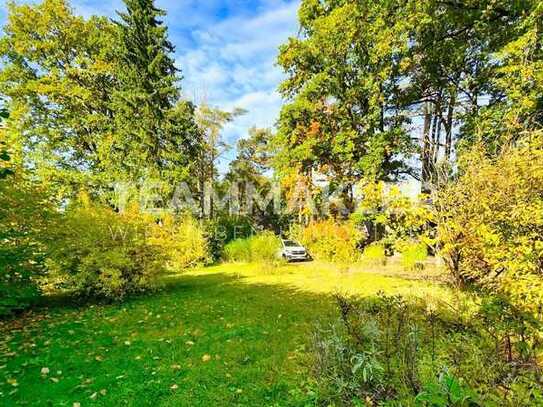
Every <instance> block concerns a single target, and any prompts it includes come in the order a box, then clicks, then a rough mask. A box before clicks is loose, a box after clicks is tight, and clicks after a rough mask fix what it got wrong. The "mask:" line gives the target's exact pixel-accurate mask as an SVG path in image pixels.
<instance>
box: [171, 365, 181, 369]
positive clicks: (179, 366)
mask: <svg viewBox="0 0 543 407" xmlns="http://www.w3.org/2000/svg"><path fill="white" fill-rule="evenodd" d="M172 369H173V370H181V365H172Z"/></svg>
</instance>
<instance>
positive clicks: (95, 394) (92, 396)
mask: <svg viewBox="0 0 543 407" xmlns="http://www.w3.org/2000/svg"><path fill="white" fill-rule="evenodd" d="M96 397H98V393H96V392H95V393H92V394H91V395H90V397H89V398H90V399H91V400H96Z"/></svg>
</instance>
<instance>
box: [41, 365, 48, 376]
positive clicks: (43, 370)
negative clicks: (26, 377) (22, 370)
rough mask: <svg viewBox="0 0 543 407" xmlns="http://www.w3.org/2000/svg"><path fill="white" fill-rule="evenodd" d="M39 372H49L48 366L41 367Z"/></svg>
mask: <svg viewBox="0 0 543 407" xmlns="http://www.w3.org/2000/svg"><path fill="white" fill-rule="evenodd" d="M41 374H42V375H46V374H49V368H48V367H42V368H41Z"/></svg>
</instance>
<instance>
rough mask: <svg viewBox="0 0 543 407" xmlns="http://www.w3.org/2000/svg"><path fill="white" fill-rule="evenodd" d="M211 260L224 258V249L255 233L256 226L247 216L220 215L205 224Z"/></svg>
mask: <svg viewBox="0 0 543 407" xmlns="http://www.w3.org/2000/svg"><path fill="white" fill-rule="evenodd" d="M204 227H205V231H206V233H205V235H206V239H207V245H208V250H209V254H210V258H211V260H213V261H216V260H219V259H220V258H221V257H224V247H225V246H226V245H227V244H228V243H230V242H231V241H233V240H235V239H243V238H247V237H249V236H251V234H252V233H254V230H255V229H254V226H253V224H252V222H251V220H250V219H249V218H248V217H246V216H231V215H224V214H219V215H217V217H216V218H215V219H213V220H208V221H206V222H205V224H204Z"/></svg>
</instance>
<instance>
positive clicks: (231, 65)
mask: <svg viewBox="0 0 543 407" xmlns="http://www.w3.org/2000/svg"><path fill="white" fill-rule="evenodd" d="M262 7H263V9H262V10H261V12H260V13H258V14H257V15H255V16H253V17H252V18H248V17H247V16H239V15H237V16H233V17H231V18H227V19H225V20H223V21H220V22H218V23H217V24H215V25H212V26H209V27H208V28H205V29H203V28H199V29H197V30H195V31H194V32H193V34H192V35H193V38H194V39H195V43H196V45H195V47H196V48H194V49H187V50H186V51H185V52H181V53H180V55H179V57H178V58H177V64H178V66H179V67H180V68H181V69H182V71H183V75H184V77H185V80H184V82H183V88H184V91H185V94H186V95H188V96H189V97H192V98H194V99H195V101H196V102H197V103H198V102H200V101H202V100H204V101H205V102H207V103H209V104H212V105H214V106H218V107H220V108H224V109H232V108H234V107H241V108H244V109H246V110H247V114H246V115H244V116H241V117H239V118H238V119H237V120H236V121H235V122H234V123H231V124H229V125H228V126H227V127H226V128H225V139H226V140H227V141H228V142H229V143H231V144H235V142H236V141H237V140H238V139H239V138H240V137H245V136H246V135H247V133H248V129H249V128H250V127H252V126H257V127H273V126H274V124H275V121H276V120H277V118H278V115H279V110H280V106H281V97H280V96H279V94H278V93H277V86H278V85H279V83H280V81H281V80H282V78H283V74H282V72H281V69H280V68H279V67H277V66H275V61H276V57H277V53H278V47H279V45H281V44H282V43H284V42H285V41H286V40H287V38H288V37H289V36H294V35H296V33H297V18H296V13H297V9H298V2H297V1H296V2H290V3H285V2H283V1H279V0H269V1H267V2H265V4H264V5H263V6H262ZM231 156H232V153H231V154H230V158H231ZM225 165H226V162H224V163H223V165H222V166H223V168H224V167H225Z"/></svg>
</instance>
